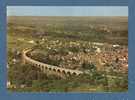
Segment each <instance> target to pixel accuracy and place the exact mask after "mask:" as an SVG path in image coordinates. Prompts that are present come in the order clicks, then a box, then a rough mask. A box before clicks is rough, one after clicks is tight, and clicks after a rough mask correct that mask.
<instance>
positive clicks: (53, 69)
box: [22, 49, 83, 77]
mask: <svg viewBox="0 0 135 100" xmlns="http://www.w3.org/2000/svg"><path fill="white" fill-rule="evenodd" d="M30 51H31V49H25V50H23V52H22V59H23V63H28V64H31V65H33V66H35V67H38V68H40V70H41V71H43V72H44V73H46V74H48V73H49V74H54V73H55V75H56V74H57V75H59V76H61V77H63V76H64V75H65V76H71V75H72V76H73V75H75V76H77V75H80V74H83V72H82V71H79V70H71V69H66V68H60V67H58V66H53V65H49V64H45V63H42V62H39V61H36V60H34V59H32V58H30V57H28V56H27V53H28V52H30Z"/></svg>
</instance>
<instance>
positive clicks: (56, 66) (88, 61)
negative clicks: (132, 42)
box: [7, 16, 128, 92]
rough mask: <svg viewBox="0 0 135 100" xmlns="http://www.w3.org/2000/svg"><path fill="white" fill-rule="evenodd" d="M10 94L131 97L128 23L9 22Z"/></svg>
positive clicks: (47, 19)
mask: <svg viewBox="0 0 135 100" xmlns="http://www.w3.org/2000/svg"><path fill="white" fill-rule="evenodd" d="M7 22H8V23H7V54H8V59H7V60H8V61H7V70H8V80H7V88H8V89H9V90H10V91H18V92H126V91H127V90H128V17H120V16H119V17H109V16H108V17H103V16H98V17H94V16H93V17H77V16H76V17H70V16H67V17H66V16H65V17H64V16H63V17H62V16H57V17H56V16H54V17H53V16H42V17H41V16H40V17H39V16H38V17H37V16H8V17H7Z"/></svg>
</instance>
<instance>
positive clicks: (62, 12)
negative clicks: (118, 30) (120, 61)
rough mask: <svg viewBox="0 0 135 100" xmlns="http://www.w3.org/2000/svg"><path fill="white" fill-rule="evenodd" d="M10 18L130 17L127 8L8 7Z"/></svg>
mask: <svg viewBox="0 0 135 100" xmlns="http://www.w3.org/2000/svg"><path fill="white" fill-rule="evenodd" d="M7 15H8V16H128V7H127V6H8V7H7Z"/></svg>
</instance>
